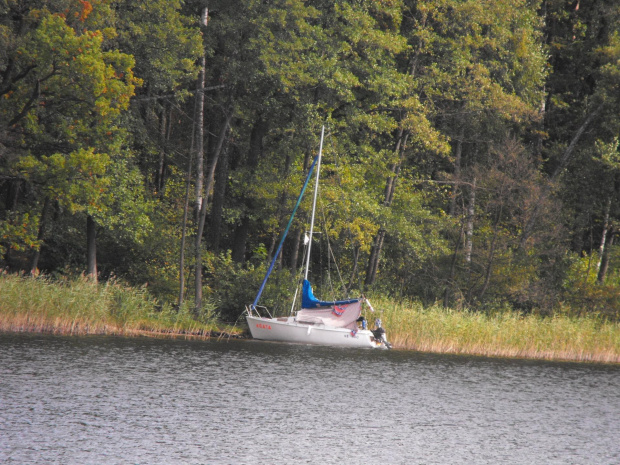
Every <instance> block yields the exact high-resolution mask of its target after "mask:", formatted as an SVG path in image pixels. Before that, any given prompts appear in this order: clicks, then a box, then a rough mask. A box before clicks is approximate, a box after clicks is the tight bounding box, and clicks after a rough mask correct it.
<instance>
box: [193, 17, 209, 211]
mask: <svg viewBox="0 0 620 465" xmlns="http://www.w3.org/2000/svg"><path fill="white" fill-rule="evenodd" d="M207 11H208V10H207V9H206V8H205V9H204V10H203V12H202V15H203V24H205V18H206V14H207ZM206 67H207V59H206V57H205V54H204V52H203V54H202V56H201V57H200V73H199V75H198V85H197V87H196V114H195V115H194V125H195V128H196V130H195V138H196V141H195V144H196V186H195V190H194V192H195V197H196V222H198V220H199V217H200V209H201V208H202V200H203V199H202V194H203V183H204V154H205V149H204V114H205V79H206Z"/></svg>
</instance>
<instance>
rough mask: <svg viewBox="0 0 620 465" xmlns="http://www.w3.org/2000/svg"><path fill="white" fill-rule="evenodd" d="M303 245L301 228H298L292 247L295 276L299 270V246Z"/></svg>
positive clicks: (292, 264)
mask: <svg viewBox="0 0 620 465" xmlns="http://www.w3.org/2000/svg"><path fill="white" fill-rule="evenodd" d="M300 245H301V230H300V229H298V230H296V231H295V235H294V236H293V246H292V249H291V273H293V276H294V275H295V272H296V271H297V262H298V261H299V247H300Z"/></svg>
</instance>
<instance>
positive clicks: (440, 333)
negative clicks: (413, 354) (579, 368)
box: [373, 301, 620, 363]
mask: <svg viewBox="0 0 620 465" xmlns="http://www.w3.org/2000/svg"><path fill="white" fill-rule="evenodd" d="M373 304H374V306H375V308H382V309H385V310H384V311H383V313H382V319H383V323H384V326H385V327H386V328H387V331H388V336H389V339H390V342H392V344H393V345H394V347H395V348H401V349H411V350H419V351H423V352H437V353H453V354H470V355H483V356H493V357H517V358H532V359H545V360H574V361H595V362H605V363H620V324H619V323H617V322H615V323H614V322H609V321H604V320H602V319H600V318H597V317H582V318H576V317H569V316H565V315H557V316H554V317H547V318H543V317H540V316H536V315H529V316H521V315H518V314H515V313H512V312H503V313H497V314H494V315H487V314H484V313H475V312H461V311H453V310H446V309H444V308H442V307H440V306H438V305H436V306H432V307H429V308H424V307H423V306H422V305H420V304H416V303H412V304H406V305H402V304H401V305H399V304H394V303H391V302H388V301H383V302H382V301H377V302H373Z"/></svg>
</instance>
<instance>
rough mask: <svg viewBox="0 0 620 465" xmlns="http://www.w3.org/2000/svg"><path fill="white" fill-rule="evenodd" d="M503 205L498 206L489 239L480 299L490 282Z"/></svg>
mask: <svg viewBox="0 0 620 465" xmlns="http://www.w3.org/2000/svg"><path fill="white" fill-rule="evenodd" d="M502 210H503V207H500V210H499V213H498V215H497V219H496V221H495V224H494V225H493V240H492V241H491V250H489V262H488V263H487V269H486V273H485V275H484V284H483V285H482V290H481V291H480V295H479V298H480V300H482V298H483V297H484V294H486V292H487V289H488V288H489V284H490V282H491V274H492V271H493V261H494V259H495V248H496V247H497V237H498V236H499V221H500V218H501V217H502Z"/></svg>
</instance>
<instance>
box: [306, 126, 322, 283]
mask: <svg viewBox="0 0 620 465" xmlns="http://www.w3.org/2000/svg"><path fill="white" fill-rule="evenodd" d="M324 134H325V126H323V127H322V128H321V143H320V145H319V155H318V157H317V158H318V161H317V164H316V184H315V185H314V200H313V201H312V218H311V219H310V243H309V244H308V255H307V257H306V273H305V274H304V279H305V280H307V279H308V271H310V249H312V234H313V233H314V212H315V210H316V198H317V195H318V193H319V174H320V173H321V154H322V153H323V135H324Z"/></svg>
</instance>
